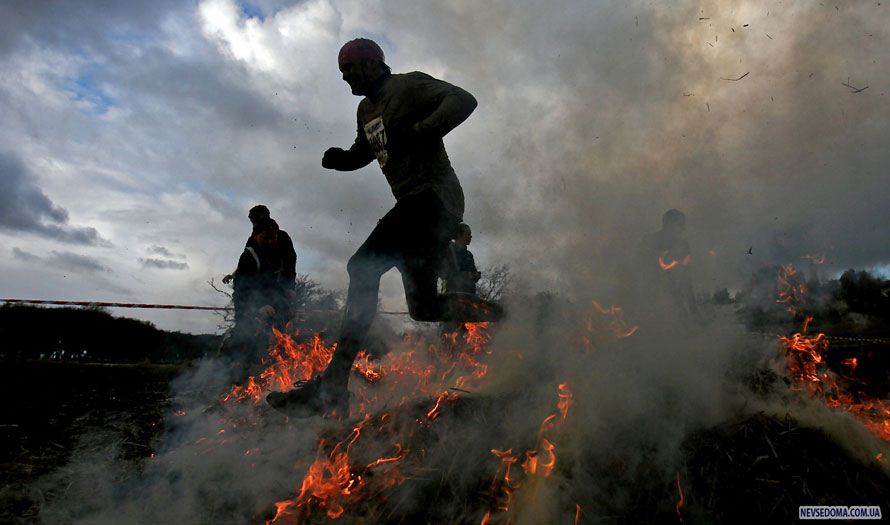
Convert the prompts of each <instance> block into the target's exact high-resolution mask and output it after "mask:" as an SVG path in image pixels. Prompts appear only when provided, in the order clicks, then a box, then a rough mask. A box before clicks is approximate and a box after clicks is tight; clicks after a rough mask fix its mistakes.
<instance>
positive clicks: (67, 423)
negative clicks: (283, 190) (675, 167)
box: [0, 362, 890, 523]
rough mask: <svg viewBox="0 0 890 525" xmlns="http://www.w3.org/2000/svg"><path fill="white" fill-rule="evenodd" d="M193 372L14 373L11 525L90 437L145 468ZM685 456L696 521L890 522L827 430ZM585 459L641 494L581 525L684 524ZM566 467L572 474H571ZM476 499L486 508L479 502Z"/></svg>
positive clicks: (624, 473)
mask: <svg viewBox="0 0 890 525" xmlns="http://www.w3.org/2000/svg"><path fill="white" fill-rule="evenodd" d="M182 371H183V367H175V366H152V365H88V364H73V363H52V362H25V363H22V362H19V363H9V362H7V363H3V365H2V367H0V395H2V397H3V402H2V409H0V523H40V522H41V520H40V508H41V505H42V504H43V503H45V502H47V501H52V500H53V499H54V498H58V497H60V494H57V493H55V492H56V491H60V490H62V491H63V490H64V484H63V485H62V486H59V485H58V484H55V485H51V486H52V487H53V488H51V489H42V488H41V487H43V486H44V485H43V484H41V483H39V480H40V479H41V477H43V476H45V475H47V474H50V473H53V472H58V471H63V470H64V468H65V465H67V464H68V461H69V459H70V458H71V457H72V455H73V454H75V453H76V452H77V451H78V450H82V449H84V448H85V447H89V446H95V443H92V444H90V443H85V442H84V441H83V438H84V436H97V435H99V436H101V439H102V440H103V441H104V442H112V443H114V444H116V445H117V447H116V450H117V454H118V459H119V460H120V461H121V462H124V463H129V464H132V465H135V466H138V465H139V464H140V462H141V461H143V460H144V459H145V458H147V457H149V456H150V455H151V454H152V451H153V447H154V446H155V445H156V444H157V440H158V439H159V438H160V436H161V434H162V431H163V425H164V420H165V417H166V416H169V413H170V411H171V410H172V408H171V401H170V396H169V383H170V380H171V379H173V378H174V377H176V376H177V375H178V374H180V373H181V372H182ZM427 404H428V403H427ZM427 404H423V407H424V408H422V409H423V410H426V408H425V407H426V406H427ZM483 405H484V406H487V405H485V404H484V403H483V404H482V405H479V404H474V403H473V402H471V401H470V400H469V399H467V400H464V401H463V402H460V403H458V405H457V406H456V407H455V408H454V412H455V415H458V414H459V413H462V412H461V411H464V412H465V411H470V412H473V411H474V410H476V411H480V410H483V408H484V406H483ZM347 426H348V425H347ZM343 432H344V434H348V429H347V428H346V427H344V429H343ZM606 456H607V455H606ZM683 456H684V458H685V459H684V460H683V463H682V464H681V465H678V471H677V476H678V477H679V478H681V480H682V485H683V490H684V492H685V504H684V507H685V508H684V509H683V512H682V516H683V518H682V519H683V522H685V523H741V522H747V523H772V522H785V523H788V522H793V521H796V517H797V514H796V513H797V506H798V505H814V504H824V505H850V504H872V505H882V506H883V510H884V512H890V506H888V502H890V479H888V478H887V476H886V475H884V474H883V472H881V470H880V469H879V468H876V465H874V464H873V465H862V464H859V463H857V462H855V461H853V460H852V459H850V458H849V457H847V456H846V454H845V453H844V452H843V451H842V450H841V448H840V447H839V446H837V444H835V443H834V442H832V441H831V440H830V439H829V438H828V437H827V436H825V435H824V434H823V433H822V432H821V431H818V430H813V429H804V428H799V427H798V426H797V424H796V423H795V422H794V421H793V420H790V419H787V418H786V419H775V418H769V417H765V416H763V415H758V414H754V415H746V416H740V417H739V418H738V419H737V420H734V421H728V422H726V423H725V424H723V425H719V426H717V427H715V428H712V429H707V430H703V431H699V432H696V433H694V434H692V435H690V436H689V437H688V438H687V440H686V442H685V443H684V446H683ZM567 459H568V458H567ZM570 461H572V460H570ZM574 461H583V462H584V464H585V465H587V467H588V468H590V469H592V470H594V471H596V472H597V473H600V474H601V476H602V477H607V478H609V479H612V480H613V481H614V486H615V487H624V488H623V489H622V491H623V492H624V493H626V494H630V496H626V497H625V500H618V499H616V498H614V497H613V496H611V495H610V494H608V493H597V494H593V493H589V490H585V489H584V487H573V488H572V489H571V490H573V491H580V492H579V493H577V494H573V496H574V497H575V500H576V501H579V502H582V503H583V507H584V508H586V509H590V511H589V512H588V513H586V515H588V516H592V515H599V516H603V515H605V516H609V519H607V520H605V521H602V520H601V519H598V520H596V521H590V520H588V519H587V518H585V517H582V519H581V523H677V522H679V521H680V518H679V517H678V516H677V511H676V509H675V508H674V507H675V505H676V501H677V497H678V495H677V486H676V480H675V479H673V478H672V479H669V480H665V479H663V477H662V476H660V475H658V473H655V472H649V471H647V470H645V469H642V470H633V471H628V470H626V469H623V468H622V463H621V461H620V460H619V459H615V460H614V461H613V460H611V459H610V458H609V457H604V455H603V454H594V455H591V457H584V458H581V457H579V458H575V459H574ZM643 464H645V462H643ZM560 467H562V468H565V469H570V465H569V464H564V465H560ZM567 473H568V470H567ZM567 473H566V474H567ZM419 478H420V477H418V479H419ZM413 483H420V482H417V481H415V482H413ZM448 484H449V482H448V481H447V480H446V481H444V482H442V483H440V484H438V485H436V486H430V487H426V486H420V485H418V486H417V487H416V490H420V491H421V492H424V493H425V492H427V491H428V493H429V495H430V496H429V498H428V500H427V502H428V504H427V505H426V506H425V509H424V510H423V511H422V512H421V513H420V514H419V515H415V514H411V515H409V519H408V520H407V521H406V520H405V518H404V516H403V518H402V519H401V520H400V522H402V523H411V522H414V523H421V522H429V523H438V522H439V521H437V520H436V515H437V514H438V516H440V517H441V516H444V515H445V514H443V513H439V512H437V510H436V509H438V508H439V507H442V508H450V507H451V506H453V499H454V495H455V494H458V493H459V492H460V491H462V490H466V487H453V489H454V490H443V487H444V488H446V489H447V488H448V486H447V485H448ZM630 488H632V490H628V489H630ZM42 490H47V491H46V492H41V491H42ZM616 490H618V489H617V488H616ZM477 492H478V491H477ZM467 497H472V498H473V501H474V502H477V503H478V501H477V500H479V494H478V493H476V492H474V493H473V494H470V495H468V496H467ZM627 497H631V499H632V501H627V500H626V499H627ZM446 500H448V501H446ZM481 504H484V502H483V503H481ZM593 509H598V510H599V512H594V511H593ZM382 515H391V514H382ZM347 516H348V515H347ZM498 518H499V519H501V518H507V516H499V517H498ZM344 521H345V522H348V521H349V520H348V519H347V520H344ZM502 521H503V520H502ZM493 523H494V522H493Z"/></svg>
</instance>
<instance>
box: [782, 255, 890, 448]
mask: <svg viewBox="0 0 890 525" xmlns="http://www.w3.org/2000/svg"><path fill="white" fill-rule="evenodd" d="M795 273H796V272H795V270H794V267H793V266H792V265H790V264H789V265H787V266H784V267H782V269H781V270H780V271H779V286H778V288H779V299H778V300H777V302H780V303H786V304H787V305H788V306H787V309H788V311H789V312H792V313H796V310H797V305H799V304H801V303H802V302H803V299H804V295H805V293H806V291H807V290H806V285H804V284H799V285H798V284H795V283H794V282H793V279H792V277H793V276H794V275H795ZM812 321H813V317H812V316H806V317H805V318H804V322H803V327H802V330H801V331H800V332H797V333H795V334H793V335H792V336H790V337H784V336H781V337H779V340H780V341H781V343H782V347H783V349H784V351H785V361H786V366H787V370H788V375H789V376H790V377H791V379H792V381H793V383H792V388H793V389H795V390H803V391H805V392H806V393H807V394H808V395H809V396H811V397H816V396H818V397H821V398H822V400H823V401H824V402H825V404H826V405H828V406H830V407H832V408H837V409H841V410H845V411H847V412H850V413H851V414H853V415H854V416H856V417H857V418H858V419H859V420H860V421H861V422H862V424H863V425H865V427H866V428H868V429H869V430H870V431H871V432H872V433H873V434H875V435H876V436H877V437H879V438H880V439H883V440H885V441H890V401H888V400H886V399H877V398H873V397H871V396H868V395H866V394H865V393H862V392H857V393H856V395H853V394H852V393H850V392H849V391H848V390H847V389H846V388H845V386H844V384H843V383H842V382H840V381H838V377H837V375H836V374H835V373H834V372H832V371H831V370H830V369H828V368H827V366H826V363H825V357H824V356H825V355H826V354H827V352H828V337H827V336H826V335H825V334H823V333H817V334H816V335H814V336H809V335H806V333H807V331H808V329H809V327H810V323H811V322H812ZM841 364H843V365H845V366H847V367H849V368H850V369H851V372H852V371H855V369H856V366H857V364H858V362H857V360H856V358H849V359H845V360H843V361H841Z"/></svg>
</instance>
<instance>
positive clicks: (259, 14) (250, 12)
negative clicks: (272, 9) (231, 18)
mask: <svg viewBox="0 0 890 525" xmlns="http://www.w3.org/2000/svg"><path fill="white" fill-rule="evenodd" d="M237 3H238V9H240V10H241V14H243V15H244V16H246V17H247V18H258V19H259V20H260V22H262V21H263V20H265V19H266V16H265V15H264V14H263V11H262V9H260V7H259V6H258V5H256V4H255V3H253V2H251V1H250V0H238V2H237Z"/></svg>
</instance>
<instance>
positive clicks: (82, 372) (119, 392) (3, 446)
mask: <svg viewBox="0 0 890 525" xmlns="http://www.w3.org/2000/svg"><path fill="white" fill-rule="evenodd" d="M181 370H182V367H179V366H164V365H113V364H111V365H109V364H76V363H57V362H19V363H16V362H12V363H10V362H7V363H4V364H3V366H2V367H0V395H2V396H3V399H4V402H3V404H2V408H0V485H2V487H3V488H2V489H0V522H3V523H10V522H22V523H28V522H31V521H32V520H35V519H36V517H37V516H38V512H39V506H40V505H41V504H42V503H43V502H45V501H47V500H48V499H50V498H52V497H53V496H54V495H53V494H52V493H43V492H41V489H40V487H39V486H37V485H36V484H35V482H36V481H37V480H38V479H40V478H41V476H44V475H46V474H48V473H50V472H53V471H54V470H56V469H59V468H60V467H63V466H64V465H65V464H66V463H67V461H68V459H69V458H70V457H71V455H72V453H74V452H76V451H78V450H80V449H82V448H84V447H95V446H99V445H106V444H112V443H113V444H115V445H117V449H118V450H119V457H120V459H122V460H124V461H135V462H138V461H139V460H140V459H141V458H145V457H148V456H149V455H151V453H152V442H153V440H155V439H156V438H158V436H159V435H160V433H161V431H162V430H163V420H164V414H165V413H166V412H167V411H168V409H169V407H170V399H169V382H170V380H171V379H172V378H173V377H175V376H176V375H177V374H179V373H180V372H181ZM84 436H90V437H91V439H94V438H95V439H98V440H99V441H101V442H102V443H96V442H85V441H84V439H83V438H84Z"/></svg>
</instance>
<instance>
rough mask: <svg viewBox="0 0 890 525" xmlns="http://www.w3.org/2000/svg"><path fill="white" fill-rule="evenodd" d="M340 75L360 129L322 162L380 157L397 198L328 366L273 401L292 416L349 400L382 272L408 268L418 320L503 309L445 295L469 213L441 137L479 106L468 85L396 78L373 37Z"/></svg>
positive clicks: (357, 260)
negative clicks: (445, 270) (452, 254)
mask: <svg viewBox="0 0 890 525" xmlns="http://www.w3.org/2000/svg"><path fill="white" fill-rule="evenodd" d="M338 62H339V67H340V71H341V72H342V74H343V80H344V81H345V82H346V83H347V84H349V87H350V89H351V90H352V93H353V94H354V95H358V96H362V97H364V98H363V99H362V101H361V102H360V103H359V106H358V129H357V133H356V138H355V142H354V143H353V145H352V147H350V148H349V149H348V150H343V149H340V148H330V149H328V150H327V151H326V152H325V154H324V157H323V158H322V162H321V163H322V166H323V167H325V168H328V169H334V170H338V171H351V170H357V169H359V168H362V167H364V166H367V165H368V164H369V163H370V162H371V161H372V160H374V159H375V158H376V159H377V161H378V163H379V164H380V167H381V168H382V170H383V174H384V175H385V176H386V180H387V182H388V183H389V185H390V188H391V189H392V192H393V195H394V196H395V198H396V204H395V206H394V207H393V209H392V210H390V211H389V212H388V213H387V214H386V215H384V217H383V218H382V219H380V221H379V222H378V223H377V225H376V226H375V228H374V230H373V231H372V232H371V234H370V235H369V236H368V238H367V240H365V242H364V244H362V245H361V247H359V249H358V250H357V251H356V252H355V254H354V255H353V256H352V257H351V258H350V259H349V263H348V264H347V271H348V272H349V290H348V293H347V298H346V307H345V311H344V314H343V320H342V323H341V327H340V339H339V342H338V344H337V350H336V352H335V353H334V356H333V359H332V361H331V364H330V366H328V368H327V370H325V371H324V373H323V374H322V375H321V376H319V377H318V378H315V379H313V380H311V381H309V382H306V383H304V384H302V385H299V386H298V387H297V388H296V389H294V390H291V391H290V392H287V393H277V392H273V393H272V394H270V395H269V396H268V397H267V398H266V399H267V401H268V402H269V403H270V404H271V405H272V406H274V407H276V408H278V409H281V410H284V411H286V412H288V413H290V414H293V415H301V416H305V415H312V414H318V413H324V412H328V411H330V410H331V409H336V410H338V411H339V412H341V413H342V411H344V410H345V408H346V406H347V401H348V392H347V383H348V380H349V371H350V369H351V368H352V364H353V361H354V360H355V357H356V354H357V353H358V351H359V349H360V346H361V345H362V343H363V341H364V339H365V335H366V334H367V332H368V329H369V328H370V325H371V322H372V321H373V319H374V316H375V314H376V312H377V299H378V290H379V287H380V278H381V277H382V276H383V274H384V273H386V272H387V271H389V270H390V269H391V268H393V267H395V268H398V270H399V271H400V272H401V274H402V282H403V283H404V286H405V298H406V300H407V303H408V311H409V313H410V315H411V317H412V318H413V319H415V320H419V321H434V322H435V321H463V322H475V321H492V320H497V319H499V318H500V317H501V316H502V309H501V308H500V306H498V305H496V304H494V303H491V302H488V301H483V300H481V299H479V298H477V297H473V296H470V295H467V294H445V295H440V294H439V293H438V290H437V280H438V273H439V269H440V267H441V262H442V260H443V258H444V257H445V256H446V254H447V250H448V243H449V241H450V239H451V238H452V236H453V235H454V231H455V229H456V228H457V225H458V224H460V222H461V219H462V217H463V212H464V195H463V190H462V189H461V185H460V182H459V181H458V180H457V175H456V174H455V173H454V170H453V169H452V167H451V162H450V161H449V160H448V155H447V154H446V153H445V145H444V143H443V141H442V138H443V137H444V136H445V135H446V134H448V132H450V131H451V130H452V129H454V128H455V127H457V126H458V125H459V124H460V123H461V122H463V121H464V120H466V118H467V117H469V116H470V114H471V113H472V112H473V110H474V109H475V108H476V99H475V98H473V96H472V95H470V94H469V93H467V92H466V91H464V90H463V89H461V88H459V87H457V86H453V85H451V84H448V83H446V82H443V81H441V80H437V79H435V78H433V77H431V76H429V75H426V74H424V73H419V72H413V73H407V74H391V72H390V68H389V66H387V65H386V63H385V61H384V56H383V51H382V50H381V49H380V47H379V46H378V45H377V44H376V43H374V42H373V41H371V40H368V39H364V38H359V39H356V40H352V41H350V42H347V43H346V44H345V45H344V46H343V47H342V49H341V50H340V53H339V56H338Z"/></svg>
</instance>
